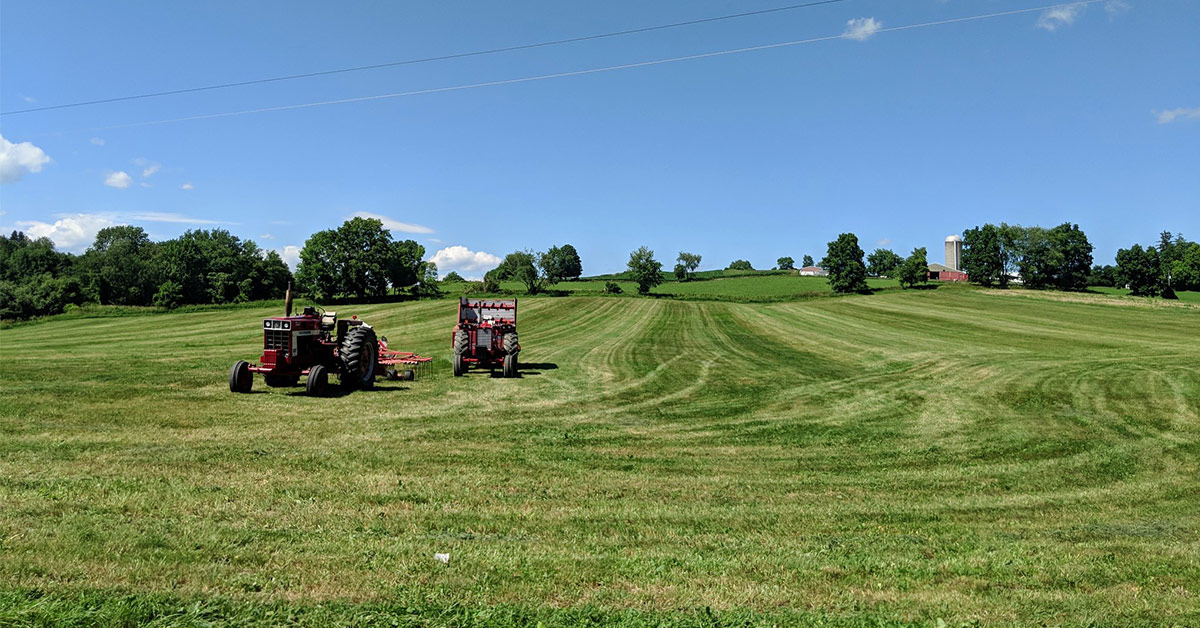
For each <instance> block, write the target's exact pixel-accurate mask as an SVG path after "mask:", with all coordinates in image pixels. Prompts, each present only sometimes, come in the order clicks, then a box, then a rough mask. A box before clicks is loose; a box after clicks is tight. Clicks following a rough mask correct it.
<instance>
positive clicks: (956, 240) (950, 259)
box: [946, 235, 962, 270]
mask: <svg viewBox="0 0 1200 628" xmlns="http://www.w3.org/2000/svg"><path fill="white" fill-rule="evenodd" d="M946 266H948V267H950V268H953V269H954V270H962V238H960V237H958V236H957V235H949V236H946Z"/></svg>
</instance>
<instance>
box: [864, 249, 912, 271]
mask: <svg viewBox="0 0 1200 628" xmlns="http://www.w3.org/2000/svg"><path fill="white" fill-rule="evenodd" d="M903 261H904V258H902V257H900V256H899V255H896V253H895V252H894V251H892V250H891V249H875V250H874V251H872V252H871V254H870V255H868V256H867V272H868V273H869V274H871V275H874V276H876V277H891V276H892V275H894V274H895V273H896V270H897V269H898V268H899V267H900V264H901V263H902V262H903Z"/></svg>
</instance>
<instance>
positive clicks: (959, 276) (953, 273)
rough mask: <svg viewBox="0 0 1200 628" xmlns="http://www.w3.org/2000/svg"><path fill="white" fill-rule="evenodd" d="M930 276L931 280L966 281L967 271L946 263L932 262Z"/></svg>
mask: <svg viewBox="0 0 1200 628" xmlns="http://www.w3.org/2000/svg"><path fill="white" fill-rule="evenodd" d="M928 277H929V281H966V280H967V273H965V272H963V271H961V270H955V269H953V268H950V267H949V266H946V265H945V264H930V265H929V274H928Z"/></svg>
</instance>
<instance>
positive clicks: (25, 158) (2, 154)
mask: <svg viewBox="0 0 1200 628" xmlns="http://www.w3.org/2000/svg"><path fill="white" fill-rule="evenodd" d="M48 163H50V156H49V155H47V154H46V152H45V151H43V150H42V149H40V148H38V147H37V146H34V145H33V144H32V143H30V142H21V143H20V144H14V143H12V142H10V141H8V140H6V139H4V136H3V135H0V183H16V182H17V181H20V180H21V178H22V177H24V176H25V175H26V174H29V173H31V172H41V171H42V166H44V165H46V164H48Z"/></svg>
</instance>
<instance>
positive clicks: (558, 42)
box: [0, 0, 848, 116]
mask: <svg viewBox="0 0 1200 628" xmlns="http://www.w3.org/2000/svg"><path fill="white" fill-rule="evenodd" d="M847 1H848V0H817V1H814V2H805V3H802V4H790V5H787V6H782V7H773V8H770V9H761V10H758V11H745V12H742V13H732V14H729V15H718V16H714V17H706V18H700V19H696V20H687V21H685V22H673V23H670V24H659V25H656V26H645V27H642V28H631V29H627V30H622V31H613V32H608V33H599V34H596V35H583V36H581V37H569V38H567V39H556V40H552V41H542V42H537V43H532V44H521V45H517V46H506V47H504V48H489V49H487V50H474V51H470V52H459V53H454V54H448V55H440V56H436V57H423V58H419V59H406V60H402V61H388V62H385V63H374V64H371V65H359V66H353V67H348V68H337V69H333V70H321V71H317V72H305V73H303V74H289V75H285V76H274V77H268V78H261V79H251V80H248V81H236V82H231V83H220V84H216V85H204V86H201V87H187V88H183V89H172V90H166V91H158V92H148V93H144V94H133V95H130V96H116V97H113V98H101V99H97V100H86V101H81V102H73V103H64V104H61V105H46V106H43V107H31V108H29V109H18V110H16V111H0V116H11V115H17V114H22V113H34V112H37V111H52V110H55V109H69V108H72V107H86V106H90V105H101V104H105V103H114V102H123V101H129V100H140V99H144V98H157V97H160V96H174V95H177V94H191V93H195V92H204V91H210V90H216V89H229V88H233V87H244V86H247V85H260V84H263V83H275V82H280V81H292V80H296V79H303V78H312V77H316V76H329V75H332V74H344V73H347V72H361V71H365V70H378V69H381V68H391V67H398V66H404V65H416V64H419V63H430V62H433V61H449V60H451V59H465V58H467V57H479V56H484V55H491V54H499V53H503V52H515V51H518V50H530V49H534V48H545V47H548V46H559V45H563V44H572V43H578V42H582V41H593V40H597V39H606V38H609V37H620V36H623V35H634V34H637V33H649V32H652V31H660V30H666V29H669V28H680V27H683V26H695V25H696V24H706V23H710V22H720V21H723V20H734V19H740V18H744V17H751V16H757V15H767V14H770V13H780V12H783V11H794V10H797V9H807V8H810V7H816V6H821V5H825V4H836V3H839V2H847Z"/></svg>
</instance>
